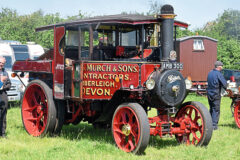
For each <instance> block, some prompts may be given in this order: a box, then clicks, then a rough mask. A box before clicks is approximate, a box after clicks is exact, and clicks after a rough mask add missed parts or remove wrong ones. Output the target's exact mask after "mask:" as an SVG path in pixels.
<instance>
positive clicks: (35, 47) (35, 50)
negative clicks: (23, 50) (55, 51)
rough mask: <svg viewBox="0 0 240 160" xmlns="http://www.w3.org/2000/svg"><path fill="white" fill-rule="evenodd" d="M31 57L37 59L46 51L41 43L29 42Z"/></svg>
mask: <svg viewBox="0 0 240 160" xmlns="http://www.w3.org/2000/svg"><path fill="white" fill-rule="evenodd" d="M27 46H28V52H29V56H30V57H29V58H30V59H32V60H36V59H37V58H38V57H39V56H41V55H42V54H43V53H44V49H43V47H42V46H41V45H39V44H35V42H27Z"/></svg>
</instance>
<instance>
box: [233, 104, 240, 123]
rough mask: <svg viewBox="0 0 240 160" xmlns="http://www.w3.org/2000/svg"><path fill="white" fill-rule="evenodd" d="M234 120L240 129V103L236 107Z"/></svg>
mask: <svg viewBox="0 0 240 160" xmlns="http://www.w3.org/2000/svg"><path fill="white" fill-rule="evenodd" d="M234 120H235V122H236V125H237V126H238V128H240V102H238V103H237V104H236V105H235V107H234Z"/></svg>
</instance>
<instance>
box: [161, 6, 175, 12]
mask: <svg viewBox="0 0 240 160" xmlns="http://www.w3.org/2000/svg"><path fill="white" fill-rule="evenodd" d="M161 14H174V8H173V6H171V5H169V4H166V5H164V6H162V8H161Z"/></svg>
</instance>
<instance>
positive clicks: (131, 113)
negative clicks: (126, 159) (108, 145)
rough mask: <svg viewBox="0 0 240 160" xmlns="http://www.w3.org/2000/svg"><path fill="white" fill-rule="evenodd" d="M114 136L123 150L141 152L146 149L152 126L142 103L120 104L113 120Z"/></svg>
mask: <svg viewBox="0 0 240 160" xmlns="http://www.w3.org/2000/svg"><path fill="white" fill-rule="evenodd" d="M112 133H113V138H114V140H115V142H116V144H117V146H118V148H120V149H121V150H123V151H125V152H132V153H137V154H141V153H143V152H144V150H145V149H146V147H147V145H148V142H149V137H150V126H149V122H148V117H147V114H146V112H145V111H144V109H143V108H142V106H141V105H139V104H137V103H124V104H121V105H120V106H118V108H117V109H116V111H115V113H114V115H113V120H112Z"/></svg>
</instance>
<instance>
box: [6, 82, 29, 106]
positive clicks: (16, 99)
mask: <svg viewBox="0 0 240 160" xmlns="http://www.w3.org/2000/svg"><path fill="white" fill-rule="evenodd" d="M10 80H11V83H12V85H11V88H10V90H9V91H7V95H8V106H9V107H11V106H13V105H15V104H20V101H21V99H22V96H23V92H24V89H25V87H24V86H23V84H22V83H21V82H20V81H19V80H16V79H10Z"/></svg>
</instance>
